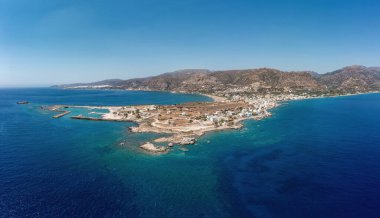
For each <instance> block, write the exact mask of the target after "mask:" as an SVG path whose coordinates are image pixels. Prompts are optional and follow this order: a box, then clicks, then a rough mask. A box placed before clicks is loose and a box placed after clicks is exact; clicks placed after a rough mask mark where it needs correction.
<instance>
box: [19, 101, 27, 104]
mask: <svg viewBox="0 0 380 218" xmlns="http://www.w3.org/2000/svg"><path fill="white" fill-rule="evenodd" d="M17 104H29V102H28V101H18V102H17Z"/></svg>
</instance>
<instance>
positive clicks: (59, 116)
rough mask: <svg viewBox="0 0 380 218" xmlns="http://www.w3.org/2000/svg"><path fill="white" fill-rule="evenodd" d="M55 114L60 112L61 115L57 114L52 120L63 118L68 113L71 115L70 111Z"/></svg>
mask: <svg viewBox="0 0 380 218" xmlns="http://www.w3.org/2000/svg"><path fill="white" fill-rule="evenodd" d="M56 112H62V113H60V114H57V115H54V116H53V118H56V119H57V118H61V117H63V116H65V115H66V114H69V113H71V111H56Z"/></svg>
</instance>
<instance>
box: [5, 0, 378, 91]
mask: <svg viewBox="0 0 380 218" xmlns="http://www.w3.org/2000/svg"><path fill="white" fill-rule="evenodd" d="M379 9H380V2H377V1H372V0H364V1H360V2H359V1H354V0H349V1H344V2H342V1H327V0H311V1H301V0H296V1H280V0H270V1H259V0H256V1H243V0H239V1H214V0H212V1H207V2H205V1H200V0H185V1H173V0H172V1H171V0H164V1H154V0H143V1H141V0H140V1H137V0H129V1H120V0H117V1H113V2H112V3H110V2H108V1H85V0H81V1H74V0H69V1H64V2H62V1H55V0H53V1H47V2H46V1H42V0H36V1H33V2H31V1H27V0H4V1H1V2H0V86H1V87H4V86H7V87H11V86H49V85H54V84H66V83H76V82H93V81H99V80H104V79H130V78H136V77H146V76H153V75H158V74H161V73H165V72H171V71H175V70H179V69H189V68H196V69H199V68H202V69H210V70H228V69H252V68H261V67H270V68H276V69H280V70H285V71H300V70H310V71H315V72H318V73H326V72H331V71H334V70H337V69H339V68H342V67H345V66H349V65H356V64H360V65H365V66H367V67H372V66H379V65H380V64H379V62H378V60H380V54H379V51H380V42H379V40H378V35H379V34H380V17H379V16H377V15H378V11H379ZM359 11H360V13H358V12H359Z"/></svg>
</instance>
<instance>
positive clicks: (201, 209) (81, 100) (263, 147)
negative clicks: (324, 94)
mask: <svg viewBox="0 0 380 218" xmlns="http://www.w3.org/2000/svg"><path fill="white" fill-rule="evenodd" d="M20 100H28V101H31V102H32V104H29V105H17V104H15V102H16V101H20ZM206 100H210V99H208V98H205V97H203V96H197V95H182V94H171V93H163V92H131V91H103V90H59V89H0V213H1V214H0V216H1V217H52V216H53V217H68V216H70V217H72V216H74V217H89V216H101V217H120V216H125V217H180V216H182V217H378V216H379V214H380V212H379V211H380V209H379V208H380V198H379V196H380V134H379V132H380V131H379V130H380V113H379V112H380V95H379V94H369V95H360V96H350V97H339V98H326V99H312V100H304V101H294V102H288V103H286V104H284V105H282V106H280V107H279V108H276V109H275V110H274V111H273V114H274V116H273V117H271V118H268V119H265V120H262V121H246V122H245V123H244V128H243V129H240V130H231V131H223V132H215V133H210V134H207V135H205V136H204V137H202V138H200V140H199V141H198V142H197V143H196V144H195V145H190V146H188V147H187V148H188V149H189V151H187V152H185V151H182V150H179V149H175V150H174V151H172V152H170V153H169V154H166V155H149V154H146V153H144V152H142V151H140V149H139V148H138V145H139V144H140V143H141V142H144V141H146V140H148V139H149V138H151V137H154V136H155V134H136V133H130V132H128V131H127V127H129V126H131V125H134V124H132V123H116V122H91V121H81V120H71V119H69V117H63V118H61V119H52V118H51V115H52V114H51V112H48V111H43V110H40V109H39V107H38V106H39V105H42V104H72V105H132V104H151V103H155V104H172V103H181V102H186V101H206ZM121 142H124V143H125V145H120V143H121Z"/></svg>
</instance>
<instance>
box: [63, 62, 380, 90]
mask: <svg viewBox="0 0 380 218" xmlns="http://www.w3.org/2000/svg"><path fill="white" fill-rule="evenodd" d="M101 86H104V88H115V89H116V88H117V89H135V90H162V91H177V92H198V93H208V94H218V95H224V96H229V95H232V94H234V93H255V94H273V93H295V94H297V93H298V94H300V93H305V92H306V93H308V94H345V93H356V92H368V91H379V90H380V68H375V67H370V68H368V67H364V66H349V67H344V68H342V69H339V70H336V71H333V72H330V73H326V74H317V73H315V72H311V71H300V72H298V71H297V72H287V71H280V70H277V69H271V68H260V69H247V70H227V71H213V72H212V71H209V70H204V69H191V70H180V71H175V72H170V73H164V74H161V75H158V76H153V77H146V78H137V79H129V80H105V81H100V82H95V83H88V84H83V83H79V84H70V85H61V86H59V87H63V88H82V87H87V88H99V87H101Z"/></svg>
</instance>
